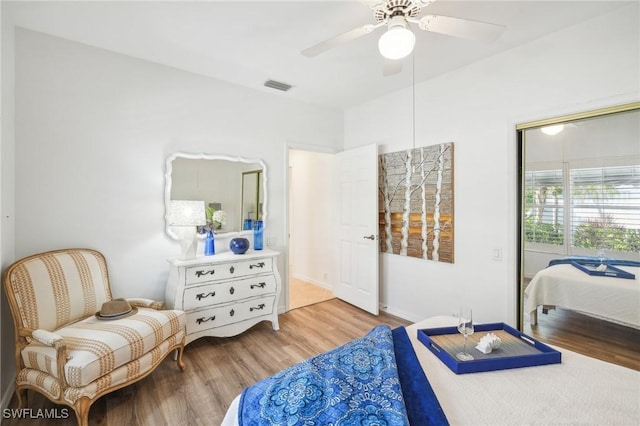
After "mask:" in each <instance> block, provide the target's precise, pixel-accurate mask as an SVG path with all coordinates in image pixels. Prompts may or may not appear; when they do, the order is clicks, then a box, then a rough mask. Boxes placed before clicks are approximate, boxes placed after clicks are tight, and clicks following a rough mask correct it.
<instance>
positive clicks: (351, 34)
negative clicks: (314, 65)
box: [302, 24, 378, 58]
mask: <svg viewBox="0 0 640 426" xmlns="http://www.w3.org/2000/svg"><path fill="white" fill-rule="evenodd" d="M377 27H378V25H371V24H367V25H363V26H361V27H358V28H355V29H353V30H351V31H347V32H346V33H342V34H339V35H337V36H335V37H332V38H330V39H328V40H325V41H323V42H321V43H318V44H316V45H315V46H311V47H309V48H307V49H304V50H303V51H302V54H303V55H304V56H306V57H308V58H312V57H314V56H317V55H319V54H321V53H324V52H326V51H327V50H330V49H333V48H334V47H337V46H340V45H341V44H344V43H347V42H349V41H351V40H355V39H357V38H358V37H362V36H363V35H366V34H369V33H370V32H372V31H373V30H374V29H376V28H377Z"/></svg>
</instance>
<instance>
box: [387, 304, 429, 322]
mask: <svg viewBox="0 0 640 426" xmlns="http://www.w3.org/2000/svg"><path fill="white" fill-rule="evenodd" d="M378 309H380V310H381V311H383V312H386V313H388V314H389V315H393V316H394V317H398V318H402V319H404V320H407V321H411V322H418V321H422V320H423V319H425V318H426V317H418V316H416V315H413V314H411V313H409V312H406V311H403V310H402V309H397V308H394V307H393V306H389V305H387V304H385V303H380V305H379V307H378Z"/></svg>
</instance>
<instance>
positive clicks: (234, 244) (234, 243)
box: [229, 238, 249, 254]
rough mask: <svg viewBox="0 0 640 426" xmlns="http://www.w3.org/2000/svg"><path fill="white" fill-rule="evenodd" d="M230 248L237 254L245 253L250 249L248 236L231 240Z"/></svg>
mask: <svg viewBox="0 0 640 426" xmlns="http://www.w3.org/2000/svg"><path fill="white" fill-rule="evenodd" d="M229 248H230V249H231V251H232V252H234V253H235V254H244V253H246V251H247V250H249V240H247V239H246V238H234V239H232V240H231V242H229Z"/></svg>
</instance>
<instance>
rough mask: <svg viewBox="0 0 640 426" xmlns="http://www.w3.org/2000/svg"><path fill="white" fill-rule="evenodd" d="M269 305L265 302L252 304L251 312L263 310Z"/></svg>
mask: <svg viewBox="0 0 640 426" xmlns="http://www.w3.org/2000/svg"><path fill="white" fill-rule="evenodd" d="M266 306H267V305H265V304H264V303H261V304H259V305H258V306H252V307H250V308H249V312H253V311H261V310H263V309H264V308H265V307H266Z"/></svg>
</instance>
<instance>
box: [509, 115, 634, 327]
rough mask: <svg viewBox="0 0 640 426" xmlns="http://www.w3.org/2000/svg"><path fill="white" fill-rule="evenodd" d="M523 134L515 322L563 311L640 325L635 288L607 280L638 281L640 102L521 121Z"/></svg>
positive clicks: (536, 321) (533, 322) (532, 320)
mask: <svg viewBox="0 0 640 426" xmlns="http://www.w3.org/2000/svg"><path fill="white" fill-rule="evenodd" d="M519 138H520V141H521V149H522V158H521V161H522V176H521V214H520V217H519V219H520V228H521V246H520V253H521V260H520V277H521V283H520V292H521V293H520V309H521V310H520V323H521V324H524V326H525V327H530V326H534V325H539V324H540V320H541V319H543V320H545V321H549V318H551V311H553V310H557V309H560V308H561V310H563V311H565V312H569V311H571V312H579V313H586V314H587V315H589V316H592V317H595V318H599V319H602V320H605V321H608V322H612V323H616V324H621V325H625V326H629V327H631V328H640V316H638V300H640V293H639V290H638V287H637V284H636V285H635V287H633V286H632V287H633V288H634V290H629V288H628V287H629V280H627V279H623V278H622V277H621V276H620V277H615V276H613V275H611V274H612V272H611V270H613V269H612V268H611V267H613V268H618V269H621V270H623V271H626V272H630V273H634V274H636V276H637V277H640V144H638V141H639V140H640V109H638V105H636V104H632V105H629V106H621V107H616V108H612V109H606V110H601V111H596V112H593V113H592V114H589V113H586V114H584V115H582V116H581V117H578V118H568V119H564V120H563V119H558V120H555V121H554V120H547V121H546V122H544V123H541V124H540V123H532V125H530V126H527V125H523V128H521V129H519ZM574 263H577V265H576V264H574ZM605 264H606V265H609V266H606V265H605ZM580 266H583V267H584V268H586V269H587V270H584V268H580ZM598 268H600V270H598ZM592 269H593V271H592ZM605 274H608V275H605ZM636 282H637V281H636ZM602 284H604V285H602ZM629 291H631V293H629ZM553 317H554V318H555V312H554V316H553Z"/></svg>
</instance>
